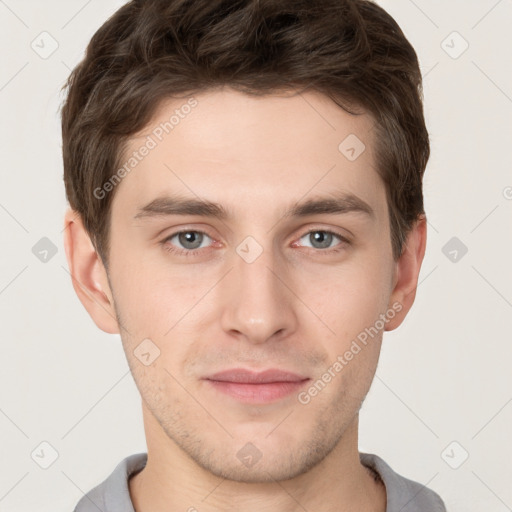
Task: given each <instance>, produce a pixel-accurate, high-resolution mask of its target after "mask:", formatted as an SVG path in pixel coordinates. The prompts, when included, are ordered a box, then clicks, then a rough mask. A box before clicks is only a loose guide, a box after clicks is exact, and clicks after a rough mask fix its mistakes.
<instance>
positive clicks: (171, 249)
mask: <svg viewBox="0 0 512 512" xmlns="http://www.w3.org/2000/svg"><path fill="white" fill-rule="evenodd" d="M181 233H200V234H202V235H206V236H207V237H209V238H211V239H212V240H213V237H212V236H210V235H209V234H208V233H206V232H205V231H198V230H195V229H183V230H181V231H176V232H175V233H172V234H171V235H169V236H168V237H166V238H165V239H164V240H162V241H161V242H160V244H161V245H162V246H163V248H164V250H165V251H167V252H170V253H172V254H175V255H177V256H186V257H190V256H198V255H199V253H200V252H201V250H202V249H176V248H175V247H173V246H172V245H170V244H168V243H167V242H168V241H169V240H171V239H172V238H174V237H175V236H176V235H179V234H181ZM311 233H328V234H330V235H334V236H335V237H337V238H339V239H340V241H341V243H340V244H338V245H337V246H335V247H333V248H330V249H316V251H319V252H321V253H327V254H332V253H337V252H339V251H341V250H342V247H343V246H345V245H349V244H350V241H349V240H348V239H347V238H346V237H344V236H343V235H341V234H340V233H338V232H336V231H332V230H329V229H312V230H310V231H306V232H305V233H304V234H303V235H301V236H300V237H299V239H301V238H303V237H304V236H306V235H309V234H311ZM203 249H204V248H203ZM308 249H313V250H315V248H314V247H308Z"/></svg>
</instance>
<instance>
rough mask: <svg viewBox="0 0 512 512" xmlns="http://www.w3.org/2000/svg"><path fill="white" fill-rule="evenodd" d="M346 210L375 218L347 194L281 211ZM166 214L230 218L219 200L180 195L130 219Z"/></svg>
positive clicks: (367, 207) (165, 198) (153, 203)
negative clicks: (216, 201) (212, 200)
mask: <svg viewBox="0 0 512 512" xmlns="http://www.w3.org/2000/svg"><path fill="white" fill-rule="evenodd" d="M349 212H355V213H362V214H365V215H368V216H369V217H372V218H373V217H375V213H374V211H373V209H372V208H371V206H370V205H369V204H368V203H366V202H365V201H363V200H362V199H361V198H359V197H357V196H356V195H354V194H351V193H343V194H341V195H338V196H336V197H325V198H320V199H310V200H308V201H305V202H303V203H296V204H294V205H292V206H291V207H290V208H288V209H287V210H286V211H285V212H284V214H283V217H306V216H308V215H319V214H344V213H349ZM168 215H197V216H201V217H211V218H214V219H219V220H227V219H229V217H230V215H229V212H228V210H226V209H225V208H224V206H222V205H221V204H219V203H215V202H211V201H206V200H203V199H194V198H186V197H182V196H163V197H158V198H156V199H154V200H153V201H151V202H150V203H148V204H146V205H145V206H143V207H141V208H139V209H138V211H137V214H136V215H135V216H134V219H144V218H154V217H163V216H168Z"/></svg>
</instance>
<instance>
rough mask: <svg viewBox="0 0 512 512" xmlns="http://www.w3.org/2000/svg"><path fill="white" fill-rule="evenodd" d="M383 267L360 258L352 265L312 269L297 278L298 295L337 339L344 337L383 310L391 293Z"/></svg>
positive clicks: (354, 333) (367, 325) (364, 325)
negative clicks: (304, 277)
mask: <svg viewBox="0 0 512 512" xmlns="http://www.w3.org/2000/svg"><path fill="white" fill-rule="evenodd" d="M385 269H386V267H385V265H383V264H382V263H381V265H379V264H376V263H375V264H371V262H370V261H369V260H366V261H363V259H362V258H361V259H360V260H359V261H358V262H354V263H353V264H351V265H348V264H347V265H340V266H339V268H329V269H324V270H322V271H316V272H312V273H311V274H310V275H308V277H307V279H301V280H299V281H298V287H297V289H298V290H299V292H298V295H299V297H301V299H302V300H303V301H304V303H305V304H307V305H308V307H309V308H310V309H311V311H313V312H314V313H315V314H316V315H317V316H318V317H319V318H320V319H321V320H323V321H324V322H325V323H326V324H327V325H328V326H329V327H330V328H331V329H332V331H334V332H335V333H336V335H335V337H336V338H337V339H338V340H341V339H345V340H347V338H350V337H351V336H355V335H357V333H358V332H359V331H360V330H362V329H364V328H365V327H369V326H370V325H373V324H374V323H375V321H376V320H377V319H378V318H379V314H381V313H383V312H384V311H385V309H386V307H387V302H388V299H389V293H390V288H389V284H388V283H389V276H388V275H387V273H386V271H385ZM312 283H314V285H312Z"/></svg>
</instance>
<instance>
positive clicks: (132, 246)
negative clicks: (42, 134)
mask: <svg viewBox="0 0 512 512" xmlns="http://www.w3.org/2000/svg"><path fill="white" fill-rule="evenodd" d="M194 98H195V101H194V102H189V105H193V106H191V107H190V108H187V107H185V108H183V105H185V104H187V102H186V100H180V99H173V100H172V101H171V100H169V101H167V102H166V103H163V104H162V105H161V106H160V108H159V110H158V112H157V115H156V116H155V117H154V119H153V120H152V122H151V123H150V125H149V126H148V127H146V128H145V129H144V130H142V131H141V132H140V133H139V134H138V135H137V137H134V138H132V139H131V140H130V143H129V146H128V147H127V148H126V151H125V154H124V156H125V157H126V158H125V160H126V161H128V159H129V158H130V156H131V155H133V152H134V151H139V150H140V148H141V146H143V145H144V144H147V147H150V150H149V151H147V154H146V155H145V156H143V157H141V158H140V161H137V164H136V165H135V166H134V167H133V169H131V170H130V172H129V173H126V176H125V177H124V178H123V179H122V181H121V182H120V183H119V184H118V185H117V190H116V195H115V198H114V201H113V204H112V219H111V229H110V232H111V252H110V271H109V285H110V290H111V293H112V298H113V303H114V307H115V312H116V314H117V319H118V321H119V323H120V325H122V329H120V333H121V336H122V342H123V346H124V350H125V353H126V357H127V359H128V363H129V365H130V368H131V371H132V373H133V376H134V379H135V382H136V384H137V386H138V389H139V391H140V393H141V396H142V400H143V404H144V409H145V414H146V415H148V416H150V418H146V419H147V420H148V421H149V422H150V423H152V424H153V425H154V427H153V428H154V429H155V430H154V432H156V430H159V431H160V433H161V439H162V438H163V437H165V439H166V441H167V442H173V443H175V444H176V445H178V446H179V447H180V448H181V449H182V450H183V451H184V452H185V453H186V454H188V455H189V456H190V458H191V459H193V460H194V461H195V462H196V463H197V464H199V465H200V466H201V467H203V468H205V469H207V470H209V471H210V472H212V473H213V474H215V475H217V476H221V477H225V478H229V479H233V480H238V481H247V482H257V481H259V482H263V481H270V480H271V479H286V478H291V477H294V476H296V475H299V474H302V473H304V472H305V471H307V470H308V469H310V468H312V467H313V466H315V465H316V464H318V463H319V462H320V461H321V460H323V459H324V458H325V457H326V456H327V455H328V454H329V453H330V452H331V451H332V450H333V449H334V448H335V447H336V445H337V444H338V443H339V441H340V439H342V437H343V435H344V433H345V432H347V429H348V428H349V427H350V426H351V425H353V424H354V422H355V421H356V420H357V414H358V411H359V408H360V406H361V403H362V401H363V400H364V397H365V396H366V393H367V392H368V390H369V387H370V384H371V381H372V379H373V376H374V373H375V369H376V365H377V362H378V357H379V351H380V345H381V336H382V332H383V330H384V329H385V328H386V325H385V324H386V322H384V321H383V320H384V318H385V316H386V315H389V311H390V309H393V296H392V291H393V286H394V284H395V262H394V260H393V257H392V249H391V236H390V229H389V218H388V209H387V203H386V193H385V188H384V184H383V182H382V181H381V179H380V177H379V176H378V174H377V170H376V162H375V158H374V146H375V140H374V132H373V121H372V119H371V117H370V116H368V115H366V114H365V115H360V116H353V115H350V114H348V113H346V112H345V111H343V110H342V109H341V108H339V107H338V106H337V105H335V104H334V103H333V102H331V101H330V100H329V99H328V98H326V97H325V96H322V95H320V94H318V93H312V92H308V93H305V94H303V95H295V96H293V95H291V94H287V95H286V94H283V95H273V96H265V97H250V96H247V95H244V94H242V93H238V92H235V91H233V90H230V89H223V90H217V91H210V92H205V93H202V94H199V95H196V96H194ZM176 109H178V111H179V113H180V115H177V116H176V115H175V118H174V120H173V126H172V130H171V129H169V119H170V118H171V116H173V114H175V111H176ZM178 119H179V120H178ZM177 120H178V121H177ZM166 122H167V123H168V124H167V125H166V126H167V132H168V133H167V132H166V131H165V130H162V126H165V125H164V124H162V123H166ZM159 127H160V129H159ZM148 136H150V138H151V139H152V140H153V142H154V143H155V144H153V143H151V142H148V141H149V139H148ZM354 136H355V137H357V139H356V138H355V137H354ZM347 137H350V138H349V139H347V142H345V143H343V144H341V143H342V142H343V141H344V140H345V139H346V138H347ZM160 139H161V140H160ZM361 143H363V144H364V150H363V151H362V152H361V150H362V149H363V146H362V145H361ZM340 144H341V149H340ZM153 146H154V147H153ZM351 147H352V148H354V151H352V150H351V149H350V148H351ZM142 152H144V153H146V152H145V151H144V150H143V151H142ZM140 153H141V151H139V155H140ZM359 153H360V154H359ZM354 157H357V158H354ZM189 200H190V201H201V202H202V208H201V209H200V208H198V205H197V204H196V205H195V207H194V206H193V205H191V206H188V207H187V204H186V201H189ZM206 203H214V205H213V206H212V205H209V206H208V207H207V205H206ZM395 309H396V308H395ZM379 319H380V320H379ZM364 333H366V343H363V341H362V340H363V339H364V338H365V334H364ZM369 333H371V335H370V334H369ZM354 342H355V344H356V345H354ZM356 346H357V347H359V350H358V349H357V348H356ZM348 352H350V353H351V354H352V357H350V355H349V354H348ZM336 363H338V364H336ZM233 369H242V370H248V371H249V372H250V371H252V372H253V374H254V373H261V372H263V371H265V370H269V369H271V370H282V371H283V372H289V373H288V374H286V375H285V376H283V375H279V374H274V375H272V374H271V373H269V372H267V374H263V376H264V378H263V379H262V380H264V381H267V382H266V383H263V384H262V383H260V384H255V383H254V381H251V378H252V377H254V375H253V376H252V377H251V375H250V373H249V374H248V373H244V372H238V371H235V372H234V373H233V372H232V373H231V374H227V375H224V376H220V377H215V374H217V373H218V372H223V371H226V370H233ZM290 374H292V375H290ZM326 374H328V376H327V377H326ZM247 375H249V377H248V376H247ZM329 375H330V378H329ZM265 376H266V378H265ZM209 378H210V379H209ZM244 379H245V380H246V382H245V383H241V381H243V380H244ZM247 380H249V381H250V382H247ZM283 380H288V381H287V382H283ZM315 390H316V391H315ZM155 435H157V434H155ZM162 436H163V437H162ZM171 440H172V441H171ZM251 461H252V462H251ZM254 461H256V462H254ZM270 475H271V476H270Z"/></svg>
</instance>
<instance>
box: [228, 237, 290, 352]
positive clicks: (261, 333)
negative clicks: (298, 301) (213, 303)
mask: <svg viewBox="0 0 512 512" xmlns="http://www.w3.org/2000/svg"><path fill="white" fill-rule="evenodd" d="M233 266H234V268H233V270H232V272H230V275H229V278H230V280H231V283H230V284H231V286H230V290H231V291H230V293H229V297H228V298H227V301H226V303H225V304H224V306H225V311H224V313H223V327H224V329H225V330H227V331H231V332H233V331H237V332H238V333H240V334H241V335H244V336H245V337H246V338H247V339H248V340H249V341H251V342H252V343H263V342H265V341H266V340H268V339H269V338H270V337H271V336H273V335H274V334H276V333H277V332H280V331H282V332H287V331H290V330H291V329H293V328H294V323H295V315H294V312H293V304H292V303H291V294H290V291H289V290H288V289H287V287H286V286H285V285H284V284H283V282H282V281H281V280H283V281H285V282H286V278H285V276H284V275H283V276H280V275H279V274H281V273H283V269H284V268H285V267H284V265H282V261H280V259H279V257H278V254H276V252H275V251H274V250H273V248H272V245H271V244H270V243H269V244H268V245H266V246H265V247H264V246H263V245H262V244H260V243H259V242H258V241H257V240H256V239H255V238H254V237H252V236H248V237H246V238H245V239H244V240H243V241H242V242H241V243H240V244H239V245H238V246H237V247H236V249H235V254H234V258H233ZM278 276H279V277H278Z"/></svg>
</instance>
